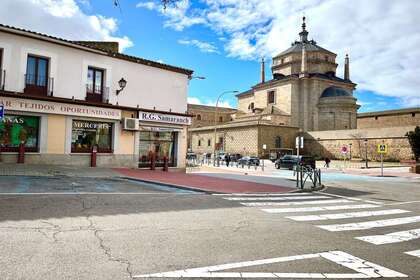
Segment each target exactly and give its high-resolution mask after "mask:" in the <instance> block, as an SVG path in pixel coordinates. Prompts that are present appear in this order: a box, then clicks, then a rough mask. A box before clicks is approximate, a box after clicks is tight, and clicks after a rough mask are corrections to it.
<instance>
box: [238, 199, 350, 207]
mask: <svg viewBox="0 0 420 280" xmlns="http://www.w3.org/2000/svg"><path fill="white" fill-rule="evenodd" d="M350 202H353V201H350V200H347V199H331V200H315V201H297V202H241V204H242V205H245V206H257V207H258V206H291V205H304V204H331V203H350Z"/></svg>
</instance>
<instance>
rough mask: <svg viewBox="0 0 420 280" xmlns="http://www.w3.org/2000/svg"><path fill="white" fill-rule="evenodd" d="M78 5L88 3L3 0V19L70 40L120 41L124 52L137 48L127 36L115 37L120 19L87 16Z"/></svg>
mask: <svg viewBox="0 0 420 280" xmlns="http://www.w3.org/2000/svg"><path fill="white" fill-rule="evenodd" d="M84 1H85V0H84ZM78 3H80V4H81V5H83V3H84V2H83V1H80V0H79V1H76V0H2V2H1V8H0V19H1V23H3V24H7V25H11V26H16V27H20V28H24V29H28V30H32V31H37V32H41V33H46V34H48V35H53V36H56V37H60V38H64V39H69V40H92V41H93V40H98V41H117V42H118V43H119V44H120V50H121V51H123V50H124V49H126V48H129V47H131V46H133V42H132V41H131V40H130V38H128V37H127V36H116V35H115V33H116V32H117V31H118V22H117V20H116V19H114V18H109V17H104V16H102V15H88V14H85V13H84V12H83V11H82V10H81V9H80V8H79V6H78ZM111 4H112V3H111ZM84 5H86V4H84ZM10 11H18V12H13V13H12V12H10Z"/></svg>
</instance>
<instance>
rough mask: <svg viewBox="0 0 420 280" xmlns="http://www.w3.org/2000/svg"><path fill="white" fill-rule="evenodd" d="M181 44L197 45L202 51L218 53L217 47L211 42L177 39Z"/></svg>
mask: <svg viewBox="0 0 420 280" xmlns="http://www.w3.org/2000/svg"><path fill="white" fill-rule="evenodd" d="M178 43H179V44H181V45H191V46H195V47H197V48H198V49H199V50H200V51H201V52H204V53H219V51H218V50H217V47H216V46H215V45H213V44H212V43H208V42H203V41H199V40H178Z"/></svg>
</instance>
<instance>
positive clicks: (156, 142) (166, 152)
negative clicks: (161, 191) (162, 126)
mask: <svg viewBox="0 0 420 280" xmlns="http://www.w3.org/2000/svg"><path fill="white" fill-rule="evenodd" d="M175 136H176V132H172V131H164V132H163V131H140V142H139V153H140V155H139V156H140V158H139V167H146V166H149V165H150V155H151V154H152V153H154V154H155V156H156V166H163V158H164V157H165V156H167V157H168V164H169V166H175V156H174V154H175V152H174V147H175V139H176V137H175Z"/></svg>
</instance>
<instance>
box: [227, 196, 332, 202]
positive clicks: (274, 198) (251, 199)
mask: <svg viewBox="0 0 420 280" xmlns="http://www.w3.org/2000/svg"><path fill="white" fill-rule="evenodd" d="M315 198H317V199H326V198H331V197H329V196H324V195H307V196H291V197H285V196H283V197H224V199H226V200H233V201H241V200H242V201H253V200H267V201H275V200H301V199H315Z"/></svg>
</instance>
